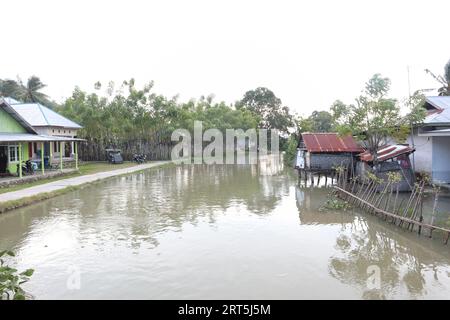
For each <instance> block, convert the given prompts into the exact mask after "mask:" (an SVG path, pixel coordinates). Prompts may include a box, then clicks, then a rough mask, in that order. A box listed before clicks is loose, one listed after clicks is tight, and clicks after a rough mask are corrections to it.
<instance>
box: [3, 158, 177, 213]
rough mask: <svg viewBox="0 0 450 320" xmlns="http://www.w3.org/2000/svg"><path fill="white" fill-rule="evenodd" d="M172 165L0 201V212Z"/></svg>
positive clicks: (168, 164)
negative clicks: (106, 181) (113, 179)
mask: <svg viewBox="0 0 450 320" xmlns="http://www.w3.org/2000/svg"><path fill="white" fill-rule="evenodd" d="M174 166H176V164H175V163H172V162H169V163H164V164H161V165H158V166H155V167H152V168H142V169H141V170H136V171H134V172H132V173H123V174H119V175H116V176H112V177H108V178H105V179H99V180H96V181H92V182H86V183H84V184H81V185H77V186H68V187H65V188H63V189H59V190H55V191H52V192H43V193H39V194H36V195H34V196H30V197H24V198H21V199H18V200H11V201H5V202H2V203H0V213H4V212H6V211H10V210H14V209H17V208H20V207H24V206H28V205H31V204H34V203H37V202H40V201H43V200H47V199H50V198H54V197H57V196H59V195H62V194H65V193H67V192H71V191H75V190H80V189H82V188H85V187H87V186H90V185H93V184H95V183H98V182H102V181H105V180H108V179H112V178H117V177H121V176H126V175H130V174H135V173H139V172H142V171H146V170H155V169H161V168H169V167H174ZM121 168H123V167H121ZM114 169H120V168H118V167H117V166H115V167H114V168H113V169H111V170H114ZM92 170H93V169H92ZM111 170H103V171H111ZM88 171H89V170H86V171H84V172H88ZM103 171H102V170H100V171H90V172H89V173H85V174H92V173H96V172H103ZM77 175H78V176H79V175H82V174H79V173H77V174H76V175H75V176H77ZM58 178H60V179H55V180H61V179H67V178H70V177H68V176H64V177H58ZM55 180H51V181H55ZM44 181H45V182H46V183H48V182H51V181H50V180H44ZM36 182H40V181H36ZM41 184H42V183H41ZM28 187H29V186H28Z"/></svg>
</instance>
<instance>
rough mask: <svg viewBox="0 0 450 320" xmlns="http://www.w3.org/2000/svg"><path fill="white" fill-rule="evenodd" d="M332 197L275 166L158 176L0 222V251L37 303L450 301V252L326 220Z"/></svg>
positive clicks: (378, 229) (336, 217)
mask: <svg viewBox="0 0 450 320" xmlns="http://www.w3.org/2000/svg"><path fill="white" fill-rule="evenodd" d="M329 191H330V189H329V188H299V187H298V186H297V177H296V175H295V173H294V172H292V171H290V170H285V168H283V165H282V162H279V161H273V160H267V161H263V162H260V163H259V165H253V166H251V165H239V166H234V165H228V166H227V165H211V166H208V165H192V166H179V167H173V168H164V169H158V170H152V171H147V172H143V173H139V174H134V175H130V176H127V177H120V178H116V179H112V180H109V181H106V182H103V183H98V184H96V185H94V186H92V187H88V188H86V189H82V190H79V191H75V192H72V193H69V194H66V195H64V196H60V197H57V198H54V199H50V200H48V201H44V202H41V203H39V204H36V205H33V206H29V207H26V208H23V209H20V210H15V211H13V212H10V213H8V214H4V215H0V249H3V248H11V249H14V250H15V251H16V252H17V253H18V259H19V261H18V263H19V267H20V269H24V268H27V267H33V268H36V269H37V272H36V274H35V275H34V276H33V281H32V282H30V283H29V289H30V291H31V292H32V293H33V294H34V295H36V297H37V298H75V299H76V298H124V297H126V298H138V299H139V298H148V299H150V298H175V299H180V298H181V299H185V298H186V299H189V298H193V299H198V298H200V299H201V298H218V299H221V298H242V299H257V298H268V299H276V298H295V299H298V298H363V299H379V298H436V297H438V298H448V292H450V278H449V273H450V268H449V265H450V254H449V246H443V245H442V244H441V243H440V241H435V240H430V239H427V238H425V237H417V235H416V234H412V233H410V232H406V231H401V230H400V231H399V229H397V228H396V227H394V226H391V225H389V224H386V223H385V222H384V221H381V220H380V219H378V218H376V217H372V216H369V215H367V214H365V213H360V212H340V211H335V212H333V211H320V210H319V208H320V207H321V206H322V205H323V202H324V200H325V198H326V196H327V194H328V192H329ZM74 265H75V266H77V267H79V268H80V270H82V276H83V280H82V283H83V286H82V289H81V290H79V291H70V290H68V289H67V287H66V280H67V268H68V267H71V266H74ZM372 265H377V266H379V268H380V270H381V280H382V281H381V289H380V290H370V289H369V288H368V287H367V283H366V282H367V279H368V274H367V268H368V267H369V266H372Z"/></svg>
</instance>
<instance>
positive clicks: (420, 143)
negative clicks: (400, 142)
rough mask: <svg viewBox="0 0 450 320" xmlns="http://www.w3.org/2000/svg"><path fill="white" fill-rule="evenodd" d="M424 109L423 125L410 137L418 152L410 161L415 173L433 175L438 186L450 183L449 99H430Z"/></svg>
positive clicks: (410, 141)
mask: <svg viewBox="0 0 450 320" xmlns="http://www.w3.org/2000/svg"><path fill="white" fill-rule="evenodd" d="M425 108H426V109H427V113H428V114H427V116H426V118H425V120H424V122H423V124H422V125H421V126H420V127H418V128H415V129H414V130H413V134H411V135H410V136H409V137H408V143H409V144H410V145H411V146H413V147H414V148H415V149H416V152H415V153H414V155H413V157H412V158H411V160H412V161H413V165H414V166H415V170H416V172H425V173H428V174H430V175H431V177H432V179H433V182H435V183H440V184H450V97H441V96H439V97H427V98H426V102H425Z"/></svg>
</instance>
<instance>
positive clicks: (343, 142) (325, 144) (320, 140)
mask: <svg viewBox="0 0 450 320" xmlns="http://www.w3.org/2000/svg"><path fill="white" fill-rule="evenodd" d="M302 139H303V142H304V144H305V147H306V149H307V150H308V151H309V152H318V153H320V152H323V153H326V152H363V151H364V149H363V148H361V147H360V146H359V145H358V144H357V143H356V141H355V139H353V137H352V136H339V135H338V134H337V133H336V132H326V133H312V132H305V133H302Z"/></svg>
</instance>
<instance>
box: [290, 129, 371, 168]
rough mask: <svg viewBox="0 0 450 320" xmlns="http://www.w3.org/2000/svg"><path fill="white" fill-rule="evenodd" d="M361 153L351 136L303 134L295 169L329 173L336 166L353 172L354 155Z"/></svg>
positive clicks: (332, 133)
mask: <svg viewBox="0 0 450 320" xmlns="http://www.w3.org/2000/svg"><path fill="white" fill-rule="evenodd" d="M363 151H364V149H363V148H361V147H360V146H359V145H358V144H357V143H356V141H355V140H354V139H353V137H351V136H342V137H341V136H339V135H338V134H337V133H335V132H327V133H310V132H305V133H302V135H301V139H300V141H299V144H298V147H297V157H296V162H295V168H296V169H298V170H304V171H309V172H313V173H321V172H331V171H333V169H334V168H335V167H337V166H345V167H347V168H348V169H351V170H353V169H354V163H355V162H356V161H355V160H356V159H355V157H356V155H357V154H359V153H361V152H363Z"/></svg>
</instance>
